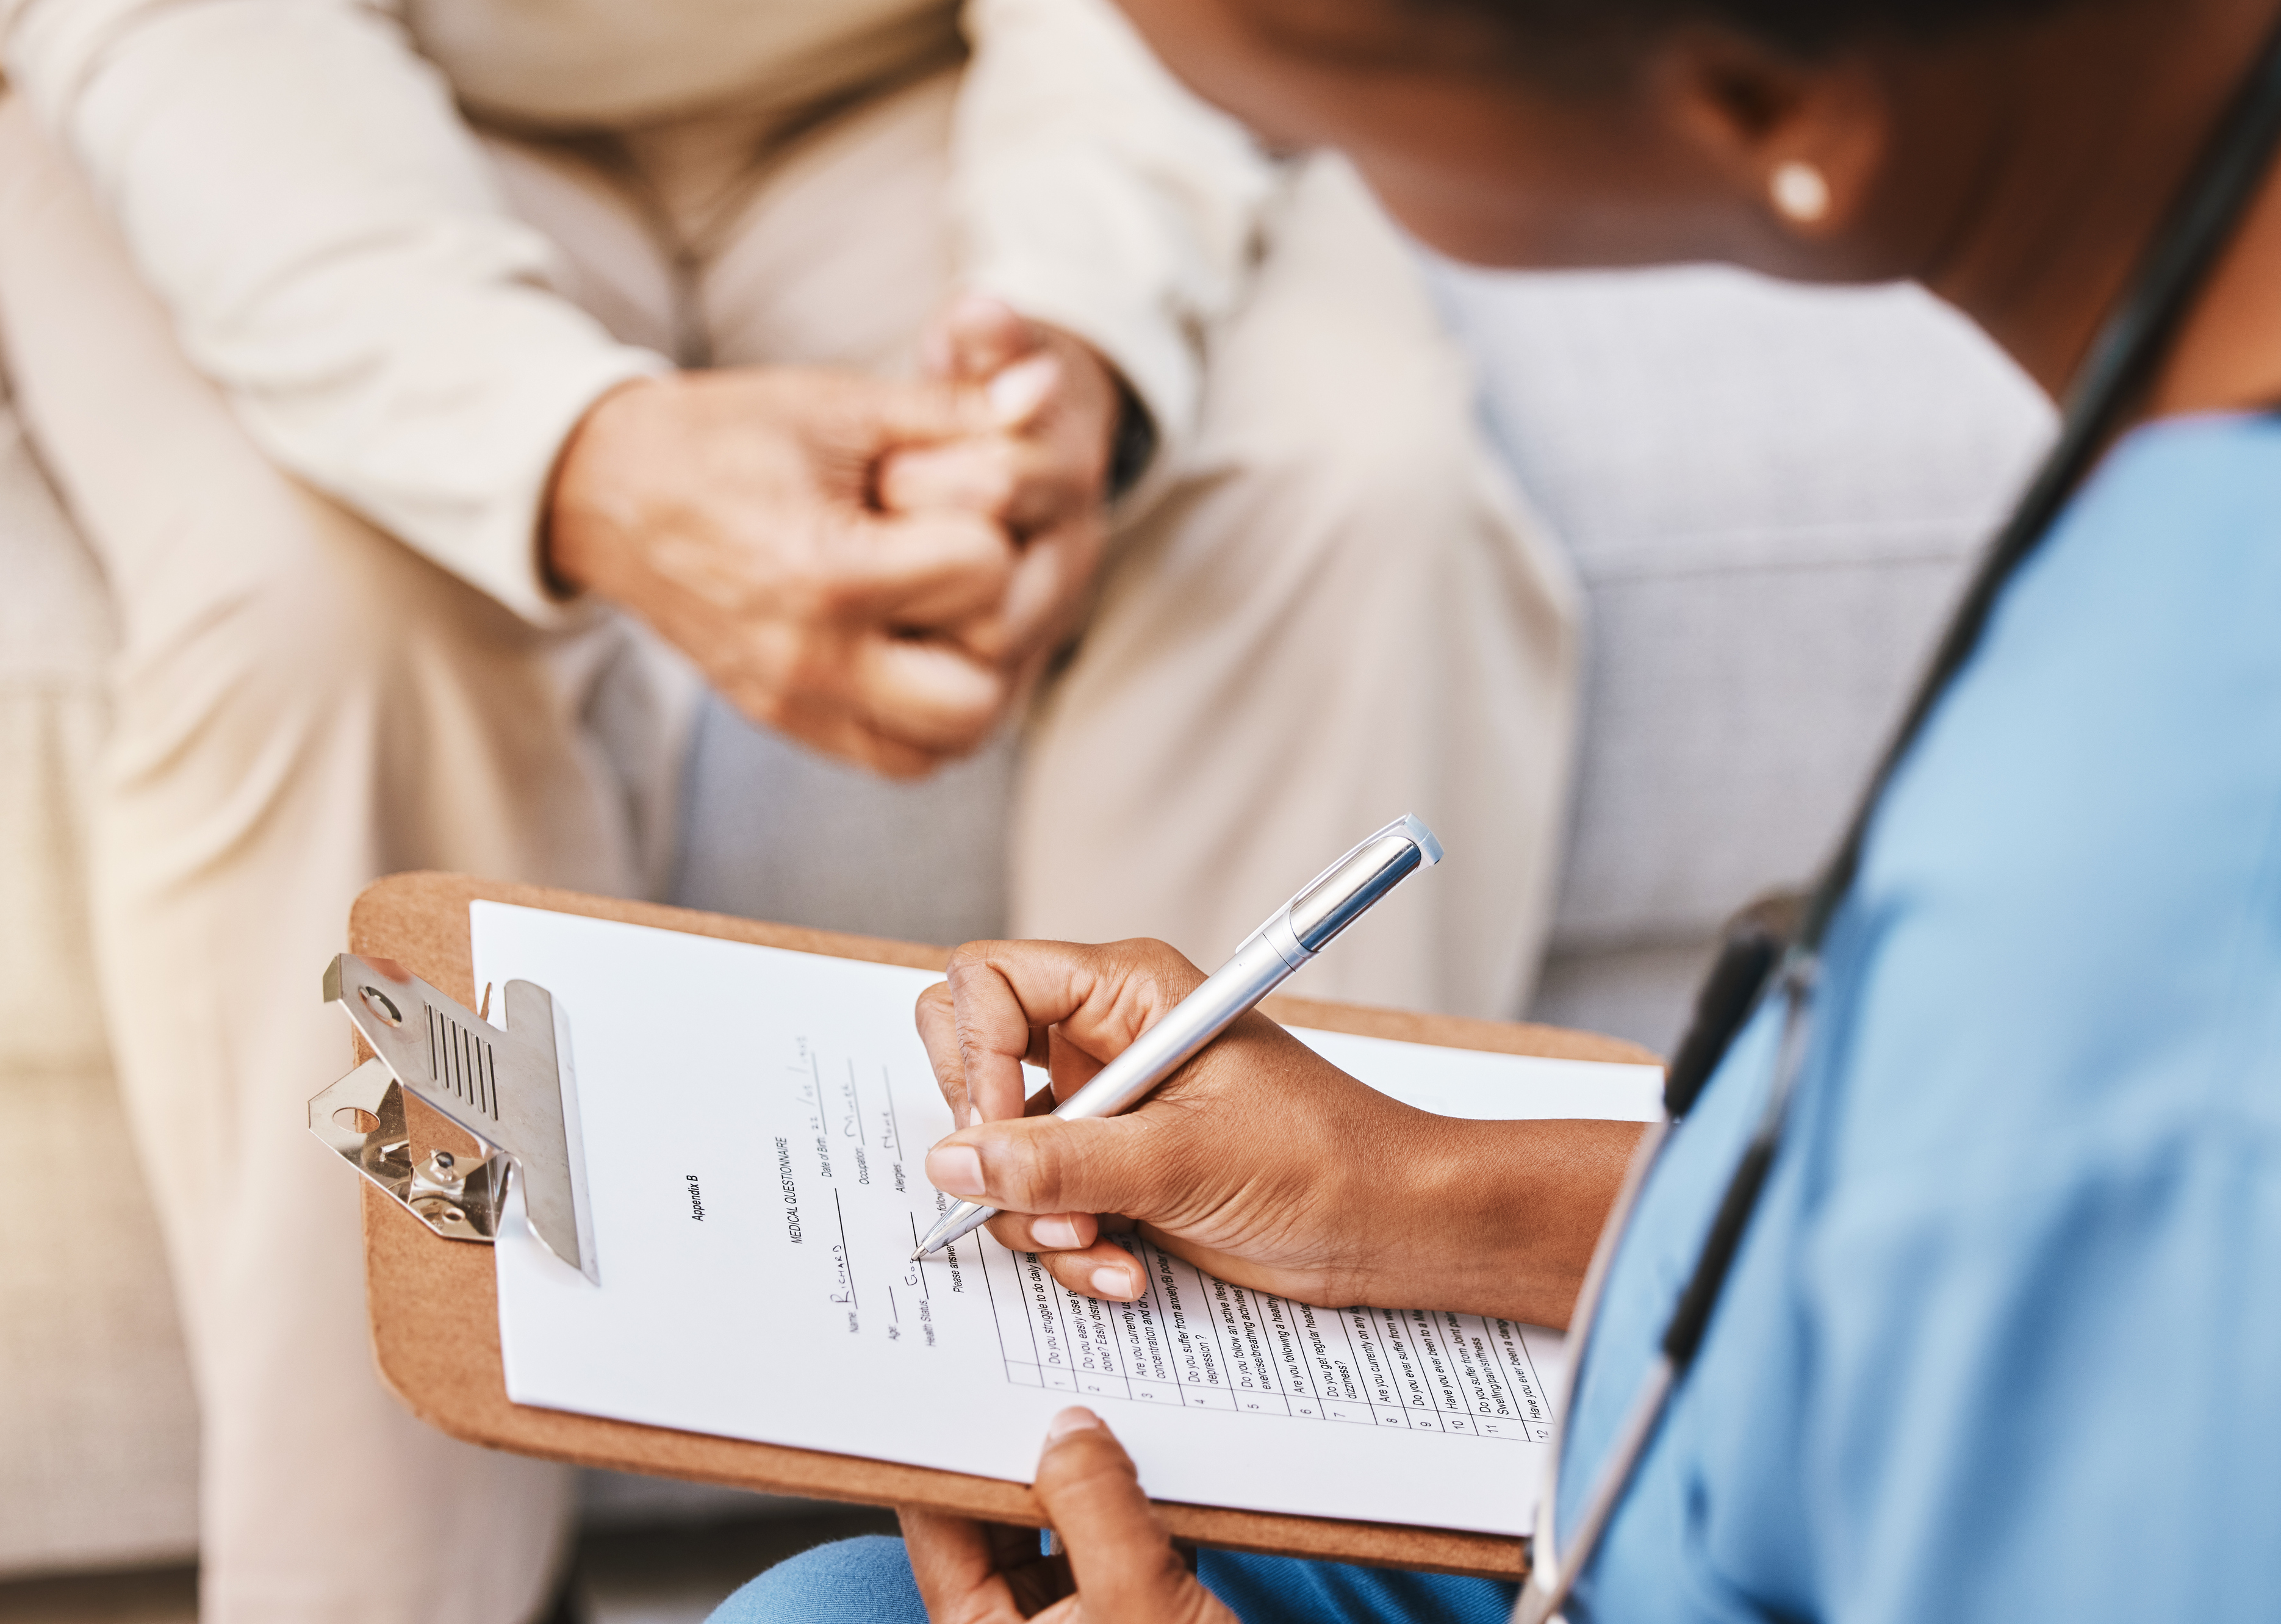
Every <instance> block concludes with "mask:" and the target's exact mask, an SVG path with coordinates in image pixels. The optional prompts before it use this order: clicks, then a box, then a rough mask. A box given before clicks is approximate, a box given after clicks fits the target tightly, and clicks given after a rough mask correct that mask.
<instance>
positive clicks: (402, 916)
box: [349, 874, 1656, 1580]
mask: <svg viewBox="0 0 2281 1624" xmlns="http://www.w3.org/2000/svg"><path fill="white" fill-rule="evenodd" d="M479 900H480V901H493V902H508V903H514V904H516V905H518V906H521V907H524V908H540V909H552V910H553V911H554V912H557V913H565V914H583V915H585V916H590V917H592V918H598V919H615V920H622V921H624V922H626V923H628V924H646V925H654V926H656V927H658V928H660V929H662V930H669V931H682V932H688V933H689V934H692V935H698V936H714V937H723V938H726V939H727V940H731V941H746V942H758V943H761V944H762V945H764V946H768V947H788V948H792V949H793V950H795V951H798V952H803V953H818V954H827V955H833V956H837V957H840V958H852V959H862V960H866V961H869V962H870V963H884V964H902V965H908V966H910V967H912V968H914V969H920V970H932V969H938V968H939V967H940V966H941V964H942V963H943V962H944V960H945V958H946V957H947V951H946V950H945V949H942V948H939V947H918V946H915V945H913V944H911V943H909V942H897V941H884V940H876V939H873V938H870V937H862V936H846V935H840V934H837V933H835V932H826V931H809V930H801V929H797V928H794V927H792V926H788V925H777V924H760V923H757V922H755V921H753V920H749V919H738V918H731V917H730V916H726V915H721V914H704V913H695V912H692V911H690V910H688V909H677V908H664V907H660V906H657V905H655V904H652V903H646V902H622V901H614V900H611V899H607V898H603V897H593V896H584V895H581V894H579V893H576V892H569V891H553V890H548V889H545V888H543V887H540V886H537V885H502V884H495V883H493V882H491V881H486V880H479V879H470V878H466V877H465V876H461V875H454V874H399V875H395V876H391V877H390V878H387V879H383V880H381V881H378V882H377V883H375V885H372V886H370V887H369V888H367V890H366V891H365V893H364V894H363V895H361V896H360V897H359V898H358V899H357V901H356V906H355V907H354V909H352V911H351V913H350V916H349V948H350V951H351V952H352V953H357V954H360V955H367V956H369V957H375V958H385V959H393V960H395V961H397V962H398V963H401V964H403V965H404V966H405V967H406V969H408V970H410V971H412V972H413V973H414V974H415V975H417V976H419V977H421V978H423V979H425V980H427V981H429V983H431V984H433V985H434V986H436V987H437V989H438V990H439V991H442V992H444V993H445V994H450V995H451V996H452V997H454V998H457V999H459V1000H460V1002H462V1003H465V1004H468V1005H470V1006H472V1005H473V1003H474V994H475V988H474V987H473V986H472V982H473V979H474V970H473V965H472V955H471V951H470V947H469V944H468V903H470V902H473V901H479ZM1264 1009H1266V1011H1267V1012H1268V1013H1269V1014H1270V1015H1271V1016H1273V1017H1275V1018H1277V1019H1279V1020H1282V1021H1286V1022H1289V1023H1292V1024H1295V1025H1308V1026H1316V1027H1321V1028H1324V1029H1326V1030H1329V1031H1333V1032H1355V1033H1359V1034H1361V1035H1364V1036H1367V1037H1377V1038H1391V1039H1396V1040H1403V1041H1407V1042H1412V1043H1431V1044H1440V1045H1442V1046H1444V1047H1448V1048H1474V1049H1488V1050H1491V1051H1494V1052H1496V1053H1499V1054H1509V1055H1543V1056H1558V1057H1563V1058H1568V1059H1577V1060H1604V1061H1616V1062H1629V1063H1649V1064H1653V1063H1656V1056H1653V1055H1651V1054H1650V1053H1649V1052H1648V1051H1646V1050H1645V1049H1643V1048H1640V1047H1639V1046H1637V1045H1636V1044H1632V1043H1627V1042H1623V1041H1620V1040H1617V1039H1613V1038H1603V1037H1597V1036H1594V1035H1592V1034H1589V1033H1586V1032H1568V1031H1564V1030H1562V1029H1560V1028H1558V1027H1552V1026H1533V1025H1519V1024H1510V1023H1505V1022H1497V1021H1475V1020H1463V1019H1458V1018H1457V1017H1448V1016H1427V1015H1411V1014H1405V1013H1402V1012H1399V1011H1396V1010H1390V1009H1366V1008H1364V1007H1361V1006H1358V1005H1352V1004H1334V1003H1319V1002H1316V1001H1311V1000H1307V999H1298V998H1276V999H1271V1000H1269V1001H1267V1003H1266V1004H1265V1005H1264ZM360 1048H361V1046H360ZM360 1057H361V1056H360ZM414 1103H415V1105H416V1103H417V1102H414ZM417 1109H418V1110H421V1111H423V1112H424V1111H425V1110H426V1108H425V1107H424V1106H418V1107H417ZM431 1115H432V1114H431ZM418 1131H419V1130H418V1129H415V1132H418ZM427 1131H428V1132H429V1133H431V1134H433V1135H434V1136H435V1137H436V1138H437V1140H438V1141H449V1140H450V1139H451V1138H452V1136H453V1134H454V1133H455V1131H454V1130H452V1129H451V1128H450V1125H448V1124H445V1123H444V1122H443V1120H442V1118H440V1117H434V1118H433V1120H432V1122H431V1123H430V1124H429V1127H428V1130H427ZM364 1252H365V1274H366V1291H367V1304H368V1307H369V1310H370V1312H371V1317H372V1339H373V1351H374V1355H375V1358H376V1360H377V1362H378V1365H379V1368H380V1375H381V1380H383V1381H384V1382H385V1383H386V1384H387V1385H388V1388H389V1389H390V1391H391V1392H393V1393H394V1394H395V1395H396V1396H397V1397H398V1398H399V1399H400V1400H402V1401H403V1403H404V1404H405V1406H406V1408H407V1409H409V1410H410V1411H412V1412H413V1413H414V1415H416V1416H418V1417H419V1418H420V1419H421V1420H423V1421H426V1422H427V1423H428V1424H429V1426H431V1427H436V1428H437V1430H439V1431H441V1432H444V1433H447V1434H449V1435H451V1436H452V1437H455V1438H460V1439H464V1440H466V1441H467V1442H470V1443H478V1444H482V1445H483V1446H485V1447H487V1448H490V1449H498V1450H510V1451H512V1452H514V1453H515V1454H518V1455H532V1456H537V1457H539V1458H543V1459H547V1460H559V1461H566V1462H568V1463H571V1464H573V1465H582V1466H599V1467H607V1468H608V1469H610V1470H612V1471H618V1472H638V1473H647V1474H649V1475H652V1476H657V1477H676V1478H686V1479H690V1480H692V1481H699V1482H707V1483H721V1484H725V1485H728V1486H730V1487H731V1488H737V1489H757V1490H762V1491H763V1492H766V1493H769V1494H778V1495H799V1496H810V1497H814V1498H816V1499H824V1500H845V1501H853V1502H855V1503H857V1504H866V1505H880V1506H900V1505H910V1506H923V1507H926V1508H930V1509H932V1510H936V1511H950V1512H964V1513H968V1514H971V1515H974V1516H978V1517H982V1518H986V1519H989V1520H994V1521H998V1522H1006V1523H1020V1524H1027V1525H1030V1526H1032V1527H1041V1526H1043V1524H1044V1522H1045V1518H1044V1516H1043V1515H1042V1513H1041V1512H1040V1508H1039V1506H1038V1504H1037V1501H1036V1499H1035V1497H1034V1496H1032V1494H1031V1492H1030V1490H1029V1489H1028V1488H1027V1487H1025V1486H1024V1485H1022V1484H1019V1483H1009V1482H1005V1481H1001V1480H999V1479H996V1478H986V1477H970V1476H967V1475H964V1474H963V1473H955V1472H940V1471H935V1470H933V1469H931V1468H928V1467H923V1466H905V1465H894V1464H893V1463H891V1462H887V1461H880V1460H870V1459H865V1458H859V1457H855V1456H848V1455H831V1454H825V1453H823V1452H821V1451H818V1450H796V1449H785V1448H782V1447H779V1446H777V1445H775V1444H768V1443H751V1442H745V1441H743V1440H740V1439H733V1438H719V1437H712V1436H708V1435H704V1434H700V1433H688V1432H677V1431H673V1430H670V1429H669V1428H665V1427H644V1426H638V1425H635V1424H633V1423H631V1422H626V1421H614V1420H607V1419H602V1418H599V1417H596V1416H586V1415H575V1414H571V1413H569V1412H568V1411H558V1410H540V1409H534V1408H531V1407H530V1406H527V1405H522V1404H514V1403H512V1402H510V1401H509V1400H508V1398H507V1396H506V1373H505V1368H504V1365H502V1362H501V1359H500V1353H499V1295H498V1289H497V1286H496V1282H495V1280H494V1279H493V1275H492V1265H491V1249H490V1248H488V1247H483V1246H474V1245H469V1244H467V1243H465V1242H461V1241H450V1240H446V1239H445V1238H443V1237H441V1236H438V1235H437V1234H435V1233H431V1232H430V1231H429V1230H428V1229H427V1228H426V1227H424V1226H422V1225H421V1223H420V1222H419V1220H418V1219H417V1218H414V1216H413V1215H412V1214H411V1213H410V1212H409V1211H408V1210H406V1209H405V1208H403V1207H402V1206H400V1205H398V1203H395V1202H393V1201H391V1200H390V1198H389V1197H388V1196H387V1195H383V1193H382V1192H381V1191H380V1190H378V1189H376V1188H375V1187H372V1186H371V1185H368V1184H367V1185H366V1186H364ZM1524 1488H1525V1485H1522V1484H1519V1483H1516V1485H1515V1490H1516V1492H1519V1491H1520V1490H1521V1489H1524ZM1157 1509H1158V1512H1159V1513H1160V1515H1161V1516H1162V1517H1163V1519H1164V1523H1165V1525H1166V1526H1167V1527H1169V1528H1170V1529H1171V1532H1172V1534H1173V1535H1175V1536H1176V1537H1178V1538H1180V1539H1186V1540H1193V1541H1195V1542H1196V1543H1201V1544H1208V1545H1217V1546H1221V1547H1225V1548H1227V1549H1231V1550H1237V1551H1264V1552H1268V1553H1271V1554H1275V1555H1281V1556H1296V1557H1314V1558H1330V1559H1334V1560H1338V1561H1345V1562H1361V1563H1369V1564H1372V1565H1375V1566H1384V1567H1406V1568H1424V1569H1430V1570H1433V1571H1435V1572H1440V1573H1450V1574H1472V1575H1475V1576H1479V1577H1484V1578H1496V1579H1512V1580H1517V1579H1519V1578H1521V1577H1523V1576H1525V1574H1527V1544H1526V1543H1525V1542H1523V1541H1519V1540H1513V1539H1506V1538H1500V1537H1497V1536H1495V1535H1484V1534H1469V1533H1461V1532H1457V1531H1453V1530H1449V1529H1438V1528H1417V1527H1401V1526H1397V1525H1394V1524H1386V1523H1365V1522H1348V1521H1340V1520H1331V1519H1326V1518H1313V1517H1292V1516H1283V1515H1278V1514H1272V1513H1268V1512H1245V1511H1232V1510H1229V1509H1226V1508H1225V1507H1219V1506H1205V1505H1185V1504H1172V1503H1167V1502H1159V1503H1158V1506H1157Z"/></svg>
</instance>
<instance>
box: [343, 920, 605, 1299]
mask: <svg viewBox="0 0 2281 1624" xmlns="http://www.w3.org/2000/svg"><path fill="white" fill-rule="evenodd" d="M504 991H505V994H506V1010H505V1013H506V1030H505V1031H501V1030H500V1029H499V1027H497V1026H494V1025H491V1023H490V1022H489V1021H487V1020H485V1019H483V1017H481V1016H477V1015H472V1014H470V1013H468V1010H467V1009H465V1008H463V1007H462V1006H461V1005H460V1004H459V1003H456V1002H454V1001H452V1000H451V999H449V998H446V997H445V996H444V994H441V993H439V992H437V990H436V989H435V988H434V987H432V986H429V985H428V984H427V983H426V982H425V981H422V980H421V979H420V978H419V977H417V976H415V975H414V974H412V973H411V972H410V971H407V970H406V969H405V968H404V967H403V966H402V965H401V964H398V963H395V962H394V961H393V960H390V959H367V958H360V957H358V956H357V955H355V954H353V953H344V954H342V955H340V956H339V957H338V958H336V959H335V960H334V961H333V962H332V963H331V964H330V965H329V966H328V967H327V968H326V971H325V1001H327V1002H328V1003H337V1004H339V1005H340V1006H341V1008H342V1009H344V1010H346V1011H347V1012H348V1017H349V1019H350V1021H351V1022H352V1023H353V1024H354V1025H355V1026H356V1029H357V1031H358V1032H359V1033H360V1035H361V1036H362V1037H363V1039H364V1040H365V1041H366V1042H367V1044H369V1045H371V1047H372V1058H371V1059H369V1060H367V1061H366V1062H365V1063H363V1064H362V1065H360V1066H359V1067H358V1068H357V1069H356V1070H355V1071H352V1072H350V1073H349V1074H348V1075H347V1076H346V1077H344V1078H343V1079H341V1080H340V1081H338V1082H336V1083H335V1084H334V1085H333V1086H332V1087H329V1088H328V1089H326V1090H325V1091H324V1092H323V1093H322V1094H319V1095H317V1096H316V1098H314V1099H313V1100H311V1101H310V1102H309V1131H310V1132H311V1133H314V1134H315V1135H316V1136H317V1137H318V1138H319V1139H321V1140H322V1141H325V1143H326V1144H327V1145H329V1146H330V1147H331V1148H333V1150H334V1151H335V1152H336V1153H337V1154H338V1155H339V1156H340V1157H341V1159H342V1160H343V1161H344V1162H346V1163H348V1164H349V1165H351V1166H352V1167H353V1168H355V1169H356V1170H357V1172H360V1173H362V1174H363V1175H364V1176H365V1177H366V1178H367V1179H371V1180H372V1181H373V1182H374V1183H375V1184H376V1185H378V1186H379V1187H381V1188H382V1189H383V1190H385V1191H387V1192H388V1194H389V1195H390V1196H391V1197H393V1198H394V1199H395V1200H397V1201H398V1202H400V1203H402V1204H403V1205H405V1206H406V1207H408V1208H409V1209H411V1210H412V1212H413V1214H414V1216H415V1217H416V1218H419V1220H420V1221H421V1223H423V1224H425V1225H427V1226H428V1227H429V1229H431V1230H433V1231H435V1232H436V1233H437V1234H439V1235H443V1236H445V1237H446V1238H447V1239H450V1240H453V1241H481V1242H483V1243H484V1244H486V1245H488V1244H490V1243H491V1241H492V1240H493V1239H494V1238H495V1237H496V1236H497V1235H498V1233H499V1218H500V1215H501V1214H502V1213H503V1212H504V1211H505V1210H506V1195H507V1183H508V1180H509V1179H510V1178H520V1179H521V1180H522V1201H523V1208H524V1210H525V1212H526V1213H527V1214H528V1215H529V1217H530V1227H531V1229H532V1231H533V1232H534V1233H536V1234H537V1236H538V1238H539V1240H540V1241H543V1242H545V1246H546V1249H548V1250H549V1251H551V1252H553V1254H554V1255H555V1256H556V1257H560V1258H561V1260H562V1261H563V1262H565V1263H567V1264H569V1265H570V1266H571V1267H572V1268H574V1269H576V1270H577V1271H578V1272H580V1273H582V1274H584V1276H585V1277H586V1278H587V1279H588V1280H592V1281H593V1282H594V1283H595V1284H596V1285H599V1284H601V1274H600V1272H599V1270H598V1268H597V1267H596V1264H595V1259H594V1224H593V1216H592V1211H591V1210H589V1208H588V1206H587V1199H586V1162H585V1156H584V1149H583V1147H582V1146H581V1145H580V1143H579V1134H578V1123H577V1095H576V1090H575V1088H574V1087H573V1084H572V1081H571V1076H570V1070H569V1065H568V1058H569V1053H570V1045H569V1032H568V1030H567V1028H566V1025H565V1023H564V1021H563V1017H562V1012H561V1009H560V1008H559V1007H558V1006H557V1005H556V1004H555V1001H554V1000H553V997H552V996H551V995H550V994H548V993H547V991H546V989H545V987H543V986H537V985H535V984H534V983H531V982H529V981H510V982H508V983H507V984H506V987H505V989H504ZM485 1008H486V1009H488V1008H489V1001H488V999H486V1001H485ZM406 1089H410V1090H411V1091H412V1092H413V1093H414V1094H417V1095H419V1096H420V1098H421V1099H422V1100H424V1101H425V1102H428V1103H429V1105H432V1106H434V1107H435V1108H436V1110H438V1111H440V1112H442V1113H443V1115H444V1116H445V1117H448V1118H449V1119H450V1120H451V1121H452V1123H454V1124H456V1125H458V1126H459V1127H460V1128H461V1129H463V1130H465V1131H466V1132H467V1133H469V1134H471V1135H472V1136H473V1137H474V1138H475V1141H476V1145H477V1147H478V1151H479V1154H478V1155H477V1156H476V1158H475V1160H474V1161H473V1162H472V1163H470V1162H469V1161H468V1158H466V1157H463V1156H455V1155H453V1154H452V1152H451V1151H448V1150H433V1151H430V1152H429V1154H428V1155H427V1156H421V1157H420V1158H419V1159H418V1160H417V1161H416V1162H415V1161H414V1150H413V1145H412V1140H411V1135H410V1133H408V1132H407V1130H406V1124H405V1110H404V1091H405V1090H406Z"/></svg>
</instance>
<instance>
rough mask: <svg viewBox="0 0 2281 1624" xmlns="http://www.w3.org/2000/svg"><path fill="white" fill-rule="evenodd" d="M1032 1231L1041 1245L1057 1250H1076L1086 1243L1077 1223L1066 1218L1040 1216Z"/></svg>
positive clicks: (1031, 1227) (1031, 1228)
mask: <svg viewBox="0 0 2281 1624" xmlns="http://www.w3.org/2000/svg"><path fill="white" fill-rule="evenodd" d="M1030 1233H1032V1234H1033V1235H1035V1236H1036V1237H1037V1240H1038V1244H1039V1245H1040V1246H1045V1247H1050V1248H1052V1249H1054V1250H1055V1251H1057V1252H1071V1251H1075V1250H1076V1249H1078V1248H1079V1247H1080V1246H1083V1245H1084V1244H1085V1242H1084V1241H1080V1240H1079V1239H1078V1238H1077V1225H1076V1224H1075V1223H1073V1222H1072V1221H1071V1220H1070V1219H1068V1218H1040V1219H1039V1220H1038V1221H1037V1222H1036V1223H1034V1224H1032V1225H1031V1226H1030ZM1102 1272H1104V1273H1105V1272H1106V1271H1105V1270H1104V1271H1102Z"/></svg>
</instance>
